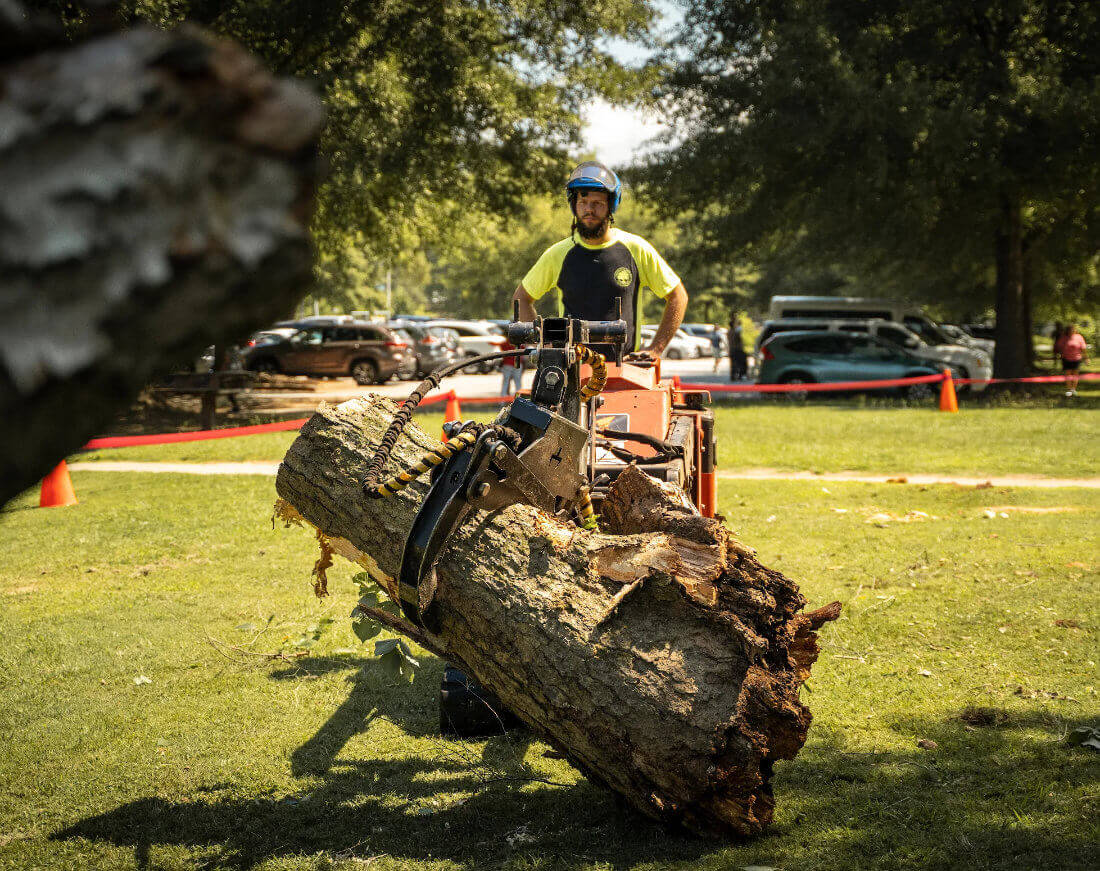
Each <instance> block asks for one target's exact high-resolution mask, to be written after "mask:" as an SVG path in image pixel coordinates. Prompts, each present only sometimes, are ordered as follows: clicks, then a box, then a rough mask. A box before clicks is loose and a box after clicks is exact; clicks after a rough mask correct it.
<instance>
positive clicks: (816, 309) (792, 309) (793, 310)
mask: <svg viewBox="0 0 1100 871" xmlns="http://www.w3.org/2000/svg"><path fill="white" fill-rule="evenodd" d="M905 312H906V306H905V304H904V303H900V302H897V301H896V300H892V299H872V298H870V297H865V296H773V297H772V299H771V303H770V304H769V305H768V320H769V321H780V320H787V319H788V318H824V319H826V320H836V319H837V318H863V319H864V320H879V321H894V322H895V323H898V324H900V323H902V322H903V321H902V318H904V317H905Z"/></svg>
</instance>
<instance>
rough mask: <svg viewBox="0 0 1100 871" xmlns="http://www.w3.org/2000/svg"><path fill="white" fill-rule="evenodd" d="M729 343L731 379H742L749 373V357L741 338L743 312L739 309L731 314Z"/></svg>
mask: <svg viewBox="0 0 1100 871" xmlns="http://www.w3.org/2000/svg"><path fill="white" fill-rule="evenodd" d="M729 345H730V381H740V380H741V379H742V378H744V377H745V375H747V374H748V357H747V356H746V355H745V345H744V342H743V341H742V339H741V313H740V312H737V311H735V312H733V313H732V314H731V315H730V331H729Z"/></svg>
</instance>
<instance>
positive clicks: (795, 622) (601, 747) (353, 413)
mask: <svg viewBox="0 0 1100 871" xmlns="http://www.w3.org/2000/svg"><path fill="white" fill-rule="evenodd" d="M395 410H396V405H395V403H393V402H392V401H391V400H389V399H386V398H384V397H379V396H371V397H370V398H368V399H364V400H353V401H352V402H347V403H344V404H342V405H340V406H337V407H335V408H334V407H329V406H324V405H322V407H321V408H320V410H319V411H318V412H317V414H315V415H314V416H313V418H312V419H311V420H310V421H309V422H308V423H307V424H306V425H305V426H304V427H303V429H302V431H301V435H300V436H299V438H298V439H297V440H296V441H295V442H294V444H293V445H292V446H291V448H290V450H289V451H288V452H287V455H286V457H285V458H284V460H283V463H282V465H281V466H280V468H279V473H278V477H277V479H276V487H277V490H278V493H279V495H280V497H281V498H282V499H283V500H285V501H286V503H289V506H293V512H294V516H295V517H300V518H301V519H303V520H304V521H306V522H308V523H309V524H310V525H312V526H314V527H316V528H317V529H319V530H320V531H322V532H323V533H324V535H325V536H326V537H328V539H329V540H330V541H331V542H343V543H346V544H340V545H337V544H333V551H334V552H335V553H339V554H341V555H343V556H350V558H352V559H354V561H355V562H356V563H358V564H360V565H363V564H364V559H363V557H367V555H369V559H370V561H371V563H372V564H373V566H374V572H375V573H377V574H374V573H372V576H375V577H376V579H377V580H378V581H379V583H380V584H381V585H382V586H383V587H384V588H385V589H386V590H387V591H389V592H390V593H391V595H392V590H393V577H394V576H395V575H396V574H397V572H398V568H399V562H400V558H401V547H402V543H403V542H404V540H405V537H406V535H407V533H408V530H409V528H410V526H411V524H412V521H413V517H414V516H415V513H416V510H417V508H418V506H419V504H420V502H421V500H422V499H423V496H424V494H425V492H426V490H427V483H426V482H423V481H421V482H418V483H416V484H414V485H413V486H411V487H409V488H408V489H406V490H404V491H402V492H401V493H400V494H398V495H397V496H396V497H394V498H392V499H386V500H372V499H369V498H367V497H366V496H364V494H363V493H362V490H361V486H360V482H361V480H362V478H363V476H364V474H365V470H366V465H367V461H368V459H369V457H370V455H371V453H372V447H373V445H374V444H376V443H377V441H378V439H379V438H380V437H381V434H382V432H383V430H384V428H385V425H386V423H387V422H388V421H389V419H390V418H391V416H392V415H393V413H394V411H395ZM433 444H435V440H434V439H433V438H431V437H430V436H428V435H427V434H426V433H424V432H423V431H422V430H420V429H419V428H418V427H416V426H415V425H412V426H410V427H409V428H408V430H407V431H406V435H405V437H404V438H403V439H402V440H401V441H400V442H399V443H398V446H397V448H396V449H395V451H394V454H393V456H392V458H391V460H390V463H391V466H392V467H393V468H398V467H401V466H403V465H406V464H408V463H409V462H410V461H411V460H412V459H413V458H414V457H415V456H417V455H418V454H419V453H421V452H422V451H423V450H424V449H425V448H427V447H429V446H431V445H433ZM290 510H291V509H290V508H288V507H284V508H282V509H281V511H282V513H283V514H284V515H288V514H289V513H290ZM601 523H602V524H603V531H602V532H600V533H589V532H585V531H583V530H581V529H579V528H577V527H575V526H572V525H568V524H564V523H561V522H559V521H557V520H555V519H553V518H550V517H548V516H546V515H545V514H542V513H541V512H539V511H537V510H535V509H533V508H531V507H529V506H525V505H515V506H510V507H508V508H506V509H504V510H501V511H497V512H493V513H490V514H486V513H479V514H477V515H475V516H473V517H471V518H470V519H468V520H467V521H466V522H465V523H464V524H463V525H462V526H461V527H460V528H459V529H458V530H457V531H456V533H455V534H454V535H453V537H452V539H451V541H450V543H449V544H448V545H447V546H446V548H445V549H444V551H443V552H442V554H441V557H440V561H439V564H438V568H437V575H438V579H439V584H438V589H437V592H436V597H437V599H438V601H439V602H440V604H441V606H442V627H441V629H440V632H439V635H438V644H437V649H439V650H442V651H445V652H446V653H447V654H448V655H451V656H455V657H457V658H458V659H460V660H461V661H462V662H463V663H464V664H465V665H466V667H467V668H469V669H470V671H471V672H472V673H473V674H474V675H475V676H476V677H477V678H478V679H479V680H480V681H481V682H482V683H483V684H485V685H486V686H487V687H489V688H490V689H492V690H493V691H494V692H495V693H496V694H497V695H498V696H499V697H500V699H501V700H502V701H503V703H504V704H505V705H507V706H508V707H509V708H510V709H511V710H513V711H514V712H515V713H516V714H517V715H518V716H519V717H520V718H521V719H522V720H523V721H524V722H526V723H527V724H528V725H529V726H530V727H531V728H532V729H533V730H534V731H535V732H536V733H537V734H539V735H540V736H542V737H543V738H544V739H546V740H547V741H548V742H549V743H551V744H552V745H553V746H554V747H555V748H557V749H559V750H560V751H561V752H562V753H563V754H565V755H566V757H567V758H568V759H569V760H570V761H571V762H572V763H573V764H574V765H576V766H577V767H578V768H579V769H580V770H581V771H583V772H584V773H585V774H586V775H587V776H588V777H589V778H591V779H592V780H594V781H596V782H599V783H603V784H605V785H607V786H608V787H610V788H611V789H613V790H615V792H617V793H618V794H619V795H621V796H622V797H623V798H624V799H625V800H626V801H627V802H628V803H629V804H630V805H632V806H633V807H635V808H637V809H638V810H640V811H641V812H642V813H644V814H646V815H648V816H650V817H652V818H654V819H657V820H662V821H665V822H668V823H678V824H682V825H684V826H687V827H688V828H690V829H691V830H693V831H695V832H698V833H702V834H708V835H718V836H723V837H729V836H736V835H751V834H756V833H758V832H760V831H761V830H763V828H764V827H765V826H767V825H768V823H769V822H770V821H771V819H772V814H773V808H774V798H773V795H772V789H771V777H772V768H773V765H774V764H775V762H776V761H778V760H781V759H790V758H792V757H793V756H794V755H795V754H796V753H797V752H798V750H799V749H800V748H801V747H802V745H803V743H804V742H805V740H806V732H807V729H808V727H809V724H810V719H811V717H810V712H809V710H808V708H807V707H806V706H805V705H803V704H802V703H801V702H800V700H799V697H798V692H799V687H800V686H801V684H802V683H803V682H804V681H805V680H806V678H807V677H808V676H809V670H810V667H811V665H812V663H813V661H814V660H815V659H816V657H817V654H818V649H817V645H816V640H815V639H816V636H815V633H816V631H817V630H818V629H820V627H821V626H822V625H823V624H824V623H826V622H828V621H829V620H833V619H836V617H837V616H838V615H839V612H840V605H839V603H832V604H831V605H827V606H825V607H824V608H819V609H818V610H816V611H813V612H810V613H808V614H800V613H799V612H800V611H801V609H802V607H803V605H804V604H805V603H804V599H803V598H802V596H801V595H800V594H799V592H798V589H797V586H796V585H795V583H794V582H793V581H791V580H790V579H789V578H786V577H784V576H783V575H782V574H780V573H779V572H777V571H774V570H772V569H769V568H767V567H765V566H763V565H761V564H760V562H759V561H758V560H757V559H756V557H755V554H754V553H753V551H752V550H751V549H750V548H747V547H745V546H744V545H743V544H741V543H740V542H738V541H737V540H736V538H735V537H734V536H733V534H732V533H731V532H730V530H728V529H727V528H726V527H725V526H724V525H723V524H722V523H720V522H719V521H716V520H712V519H708V518H703V517H700V516H699V515H698V514H697V513H696V512H695V510H694V508H693V507H692V506H691V505H690V504H689V503H688V502H687V501H686V499H685V497H684V496H683V494H682V493H680V492H679V491H678V490H676V488H670V487H668V486H666V485H662V484H659V483H658V482H656V481H654V480H652V479H650V478H648V477H647V476H645V475H644V474H642V473H641V472H638V471H637V470H629V471H627V472H625V473H624V474H623V475H622V476H621V477H620V479H619V481H618V482H617V483H616V485H615V487H614V488H613V489H612V492H611V494H610V495H609V497H608V499H607V500H606V501H605V503H604V506H603V516H602V520H601ZM628 590H629V593H626V592H624V591H628ZM616 597H621V598H619V599H617V598H616ZM433 640H434V637H433Z"/></svg>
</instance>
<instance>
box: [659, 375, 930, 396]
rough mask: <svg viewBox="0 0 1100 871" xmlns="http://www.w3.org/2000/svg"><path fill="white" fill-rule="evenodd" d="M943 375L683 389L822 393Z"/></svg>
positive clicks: (924, 381)
mask: <svg viewBox="0 0 1100 871" xmlns="http://www.w3.org/2000/svg"><path fill="white" fill-rule="evenodd" d="M941 381H943V375H918V376H917V377H915V378H889V379H885V380H882V381H834V382H832V383H826V384H817V383H815V384H687V383H683V384H681V385H680V388H681V389H682V390H709V391H710V392H711V393H803V392H810V393H822V392H824V391H828V390H874V389H877V388H883V389H885V388H888V387H908V386H909V385H910V384H939V382H941Z"/></svg>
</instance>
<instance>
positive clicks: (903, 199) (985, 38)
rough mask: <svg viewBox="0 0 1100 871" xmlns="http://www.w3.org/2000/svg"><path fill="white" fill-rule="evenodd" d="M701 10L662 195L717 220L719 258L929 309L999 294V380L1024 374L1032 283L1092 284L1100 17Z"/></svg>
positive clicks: (807, 5)
mask: <svg viewBox="0 0 1100 871" xmlns="http://www.w3.org/2000/svg"><path fill="white" fill-rule="evenodd" d="M689 6H690V11H689V14H688V17H687V19H686V23H685V28H684V34H683V36H684V41H683V43H682V44H681V46H680V47H679V55H678V56H677V57H676V58H674V60H675V62H674V64H673V65H672V68H671V71H670V73H669V74H668V76H667V77H666V79H665V80H664V83H663V85H662V88H661V90H660V94H659V95H660V97H661V98H662V99H663V100H664V102H665V105H666V107H667V108H668V110H669V113H670V115H671V117H672V119H673V122H674V127H675V130H676V135H677V137H678V141H677V143H676V145H675V147H674V148H673V149H672V150H671V151H670V152H668V153H666V154H665V155H664V156H662V157H660V158H658V159H657V160H656V161H654V163H653V165H652V166H651V167H650V171H649V173H648V175H647V178H648V180H649V183H650V185H651V186H652V189H653V190H657V191H660V193H661V195H662V199H663V201H664V202H666V203H668V204H670V206H671V207H673V208H681V209H682V208H700V207H704V232H705V236H706V239H707V240H708V242H709V251H710V252H711V253H712V254H713V255H715V256H728V255H729V254H731V253H733V254H736V255H739V256H748V257H756V258H765V257H768V256H772V257H774V256H775V254H776V253H781V254H782V253H789V254H790V255H791V256H792V257H793V259H794V261H795V262H796V263H798V264H799V265H800V266H804V265H805V264H807V263H810V262H812V261H813V260H814V259H816V260H817V262H818V263H819V264H822V265H823V266H824V267H826V268H834V267H836V266H837V264H839V269H840V271H841V272H851V273H856V274H863V275H866V276H873V277H875V278H877V279H879V280H881V281H883V282H886V283H885V284H884V285H883V289H884V290H886V289H889V290H890V291H892V292H898V291H901V292H902V293H904V294H907V295H909V296H910V297H912V298H914V299H919V300H921V301H926V300H929V299H936V297H937V294H939V299H941V300H942V299H945V298H946V297H950V296H955V297H957V298H958V299H959V300H966V302H967V304H969V305H973V297H974V295H975V294H976V293H980V292H981V291H982V289H983V288H984V287H986V286H988V285H989V284H992V286H993V288H994V290H995V293H994V294H993V297H994V300H993V301H994V302H995V308H996V314H997V328H998V345H997V355H996V360H995V368H996V372H997V374H998V375H1005V376H1014V375H1020V374H1025V373H1026V370H1027V366H1028V362H1029V361H1028V356H1027V334H1028V332H1029V330H1028V326H1029V321H1028V319H1029V313H1030V308H1031V305H1030V299H1029V292H1030V291H1031V288H1032V286H1033V284H1034V282H1036V281H1037V280H1041V281H1044V282H1047V284H1045V285H1044V286H1043V288H1041V289H1045V290H1046V291H1047V292H1048V293H1053V292H1054V291H1055V288H1057V287H1061V288H1066V287H1068V286H1070V284H1071V283H1072V282H1077V286H1078V288H1079V289H1080V285H1081V283H1082V282H1084V281H1087V280H1088V278H1087V276H1090V275H1095V252H1096V248H1097V246H1096V242H1097V236H1098V233H1100V220H1098V218H1100V185H1097V181H1098V180H1100V179H1098V175H1100V162H1098V159H1097V158H1098V151H1097V146H1098V142H1100V84H1098V82H1100V80H1098V71H1100V62H1098V57H1100V55H1098V54H1097V52H1096V48H1095V47H1096V45H1097V39H1098V38H1100V9H1098V7H1097V5H1096V4H1094V3H1091V2H1085V0H975V2H969V3H956V2H953V0H905V2H901V0H878V2H874V3H850V2H847V0H762V2H752V3H750V2H746V0H707V2H702V0H692V2H690V3H689ZM991 277H992V281H990V278H991Z"/></svg>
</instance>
